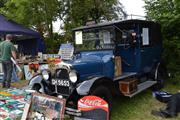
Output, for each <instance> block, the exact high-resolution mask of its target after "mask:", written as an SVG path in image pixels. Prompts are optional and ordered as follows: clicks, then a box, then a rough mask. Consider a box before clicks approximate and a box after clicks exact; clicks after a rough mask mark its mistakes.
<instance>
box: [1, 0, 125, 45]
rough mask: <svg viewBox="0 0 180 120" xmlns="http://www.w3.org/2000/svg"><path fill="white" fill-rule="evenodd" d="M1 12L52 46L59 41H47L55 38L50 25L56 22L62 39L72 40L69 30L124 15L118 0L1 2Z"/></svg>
mask: <svg viewBox="0 0 180 120" xmlns="http://www.w3.org/2000/svg"><path fill="white" fill-rule="evenodd" d="M0 13H1V14H4V15H5V16H7V17H8V18H10V19H13V20H15V21H16V22H18V23H21V24H23V25H25V26H27V27H31V28H34V29H35V30H37V31H39V32H40V33H41V34H42V35H44V36H46V37H47V39H46V42H47V43H49V44H54V45H53V46H56V45H55V44H58V43H57V42H56V41H59V40H56V41H55V42H54V41H53V42H52V43H50V42H49V41H50V40H55V39H57V37H56V36H54V34H53V24H52V23H53V22H55V21H56V20H60V21H62V22H63V23H62V25H61V28H62V29H63V30H64V35H63V37H61V39H64V40H65V41H71V40H72V36H71V29H72V28H74V27H78V26H82V25H85V24H86V22H87V21H89V20H94V21H96V22H100V21H102V20H107V21H111V20H115V19H120V18H122V17H124V16H126V13H125V12H124V9H123V6H122V4H121V3H120V2H119V0H1V1H0ZM56 27H57V26H56ZM58 27H59V26H58ZM64 40H63V41H64ZM59 44H60V43H59ZM47 45H48V44H47ZM49 46H51V45H49ZM49 46H48V48H53V47H49Z"/></svg>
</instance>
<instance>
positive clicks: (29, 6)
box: [0, 0, 58, 36]
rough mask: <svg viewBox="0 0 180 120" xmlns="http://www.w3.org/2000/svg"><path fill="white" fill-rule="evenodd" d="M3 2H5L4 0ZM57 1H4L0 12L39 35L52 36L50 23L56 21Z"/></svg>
mask: <svg viewBox="0 0 180 120" xmlns="http://www.w3.org/2000/svg"><path fill="white" fill-rule="evenodd" d="M4 1H5V0H4ZM57 4H58V1H57V0H6V2H5V4H4V7H2V8H1V9H0V12H1V13H3V14H4V15H6V16H7V17H9V18H10V19H13V20H15V21H17V22H18V23H21V24H23V25H25V26H28V27H33V28H34V29H36V30H38V31H39V32H40V33H41V34H44V33H48V35H49V36H51V35H52V33H53V31H52V22H53V21H55V20H56V17H57V10H58V6H57Z"/></svg>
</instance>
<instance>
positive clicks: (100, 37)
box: [74, 27, 115, 51]
mask: <svg viewBox="0 0 180 120" xmlns="http://www.w3.org/2000/svg"><path fill="white" fill-rule="evenodd" d="M74 34H75V43H76V49H77V50H78V51H82V50H101V49H114V38H115V35H114V29H113V28H112V27H111V28H103V29H97V28H94V29H88V30H79V31H75V33H74Z"/></svg>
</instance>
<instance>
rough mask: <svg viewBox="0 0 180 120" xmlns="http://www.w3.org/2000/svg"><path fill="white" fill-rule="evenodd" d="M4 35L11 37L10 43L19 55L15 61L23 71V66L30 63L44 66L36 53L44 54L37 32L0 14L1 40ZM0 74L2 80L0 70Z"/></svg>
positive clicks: (41, 41) (40, 38)
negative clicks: (10, 35)
mask: <svg viewBox="0 0 180 120" xmlns="http://www.w3.org/2000/svg"><path fill="white" fill-rule="evenodd" d="M6 34H12V35H13V41H12V42H13V43H14V44H15V46H16V47H17V50H18V53H19V58H18V60H17V61H18V63H19V64H20V66H21V68H23V69H24V65H28V64H29V63H31V62H38V63H40V64H41V63H43V64H44V62H43V60H42V59H40V58H39V57H38V53H40V54H42V53H44V51H45V44H44V40H43V39H42V37H41V35H40V34H39V33H38V32H36V31H34V30H32V29H29V28H26V27H24V26H22V25H20V24H18V23H16V22H14V21H12V20H9V19H7V18H6V17H5V16H3V15H1V14H0V37H1V39H3V38H5V35H6ZM0 73H1V74H0V79H2V75H3V74H2V69H1V70H0Z"/></svg>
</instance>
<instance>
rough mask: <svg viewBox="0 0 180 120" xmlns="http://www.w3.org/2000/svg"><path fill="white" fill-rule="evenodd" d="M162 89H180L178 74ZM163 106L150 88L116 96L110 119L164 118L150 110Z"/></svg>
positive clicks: (18, 84)
mask: <svg viewBox="0 0 180 120" xmlns="http://www.w3.org/2000/svg"><path fill="white" fill-rule="evenodd" d="M178 80H179V81H178ZM27 82H28V81H26V80H21V81H19V82H17V83H13V84H12V86H13V87H17V88H21V87H23V86H25V85H27ZM163 90H164V91H168V92H170V93H177V92H178V90H180V76H177V77H176V78H174V79H169V80H168V81H167V82H166V86H165V88H164V89H163ZM165 106H166V104H164V103H161V102H159V101H157V100H156V99H155V98H153V97H152V91H151V90H150V89H148V90H146V91H144V92H142V93H140V94H138V95H136V96H135V97H133V98H128V97H116V98H114V100H113V111H112V115H111V120H164V119H163V118H160V117H156V116H153V115H151V110H159V108H162V107H165ZM166 120H180V115H179V116H178V117H177V118H173V119H172V118H171V119H166Z"/></svg>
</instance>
